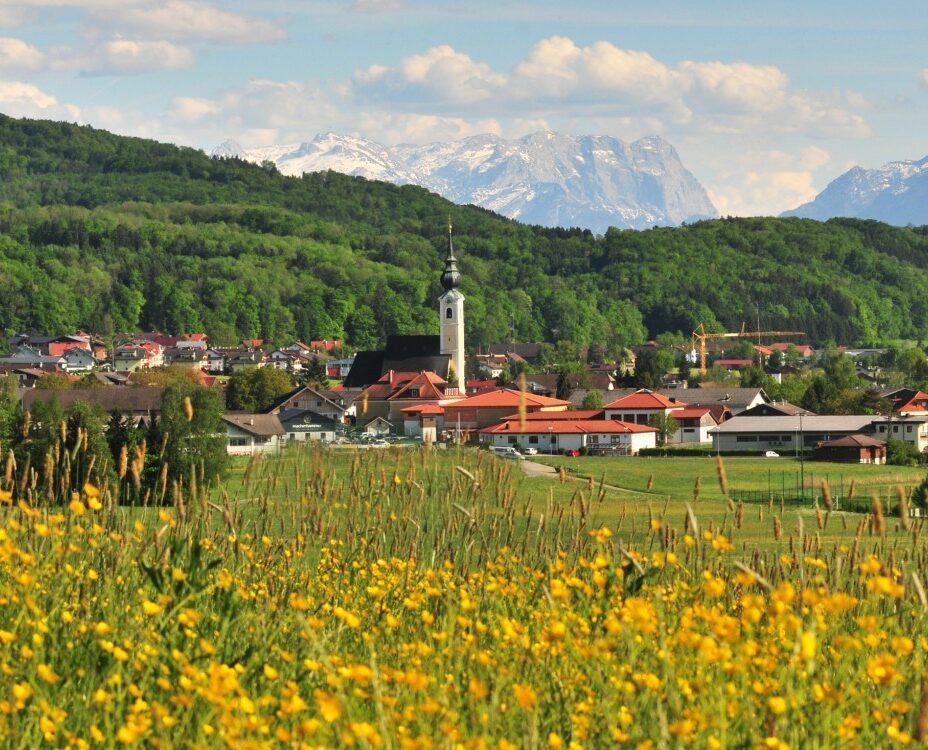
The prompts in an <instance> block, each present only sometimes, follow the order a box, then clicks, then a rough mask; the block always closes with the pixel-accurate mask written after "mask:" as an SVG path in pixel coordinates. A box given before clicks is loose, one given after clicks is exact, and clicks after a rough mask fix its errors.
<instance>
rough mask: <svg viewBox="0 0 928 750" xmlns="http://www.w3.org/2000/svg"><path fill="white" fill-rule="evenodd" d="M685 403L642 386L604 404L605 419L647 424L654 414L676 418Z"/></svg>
mask: <svg viewBox="0 0 928 750" xmlns="http://www.w3.org/2000/svg"><path fill="white" fill-rule="evenodd" d="M685 407H686V404H685V403H684V402H682V401H678V400H677V399H676V398H673V397H670V398H668V397H667V396H664V395H662V394H660V393H655V392H654V391H649V390H648V389H647V388H642V389H641V390H639V391H635V392H634V393H631V394H629V395H627V396H623V397H622V398H618V399H616V400H615V401H613V402H611V403H609V404H606V406H605V407H604V411H605V413H606V419H617V420H620V421H622V422H630V423H632V424H641V425H644V424H648V420H650V419H651V417H653V416H654V415H655V414H664V415H666V416H672V417H674V418H676V414H677V413H678V412H680V411H682V410H683V409H684V408H685Z"/></svg>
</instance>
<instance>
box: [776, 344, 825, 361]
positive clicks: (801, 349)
mask: <svg viewBox="0 0 928 750" xmlns="http://www.w3.org/2000/svg"><path fill="white" fill-rule="evenodd" d="M790 347H795V348H796V352H797V353H798V354H799V358H800V360H802V361H803V362H808V361H809V360H811V359H812V357H813V355H814V354H815V350H814V349H813V348H812V347H811V346H809V345H808V344H790V343H786V342H779V343H776V344H767V348H768V349H770V350H771V352H783V354H786V352H787V351H789V349H790Z"/></svg>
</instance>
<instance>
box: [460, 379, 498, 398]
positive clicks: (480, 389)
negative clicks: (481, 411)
mask: <svg viewBox="0 0 928 750" xmlns="http://www.w3.org/2000/svg"><path fill="white" fill-rule="evenodd" d="M498 387H499V386H498V385H497V383H496V381H495V380H480V379H473V380H466V381H464V390H465V391H466V395H468V396H476V395H477V394H478V393H488V392H489V391H495V390H496V389H497V388H498Z"/></svg>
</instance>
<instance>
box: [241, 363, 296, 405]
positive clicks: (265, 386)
mask: <svg viewBox="0 0 928 750" xmlns="http://www.w3.org/2000/svg"><path fill="white" fill-rule="evenodd" d="M291 390H293V381H291V380H290V376H289V375H287V373H286V372H284V371H283V370H278V369H277V368H276V367H248V368H245V369H244V370H239V371H238V372H237V373H235V374H234V375H233V376H232V377H231V378H229V385H228V387H227V388H226V405H227V408H228V409H229V410H230V411H250V412H263V411H266V410H267V409H270V408H271V406H272V405H273V404H274V402H275V401H276V400H277V399H278V398H280V397H281V396H283V395H284V394H285V393H288V392H289V391H291Z"/></svg>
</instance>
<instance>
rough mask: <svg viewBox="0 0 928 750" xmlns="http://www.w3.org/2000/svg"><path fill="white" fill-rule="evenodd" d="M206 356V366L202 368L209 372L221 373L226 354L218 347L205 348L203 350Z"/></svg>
mask: <svg viewBox="0 0 928 750" xmlns="http://www.w3.org/2000/svg"><path fill="white" fill-rule="evenodd" d="M204 355H205V357H206V366H205V368H204V369H206V370H209V371H210V372H216V373H222V372H225V369H226V355H225V353H224V352H222V351H220V350H219V349H207V350H206V351H205V352H204Z"/></svg>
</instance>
